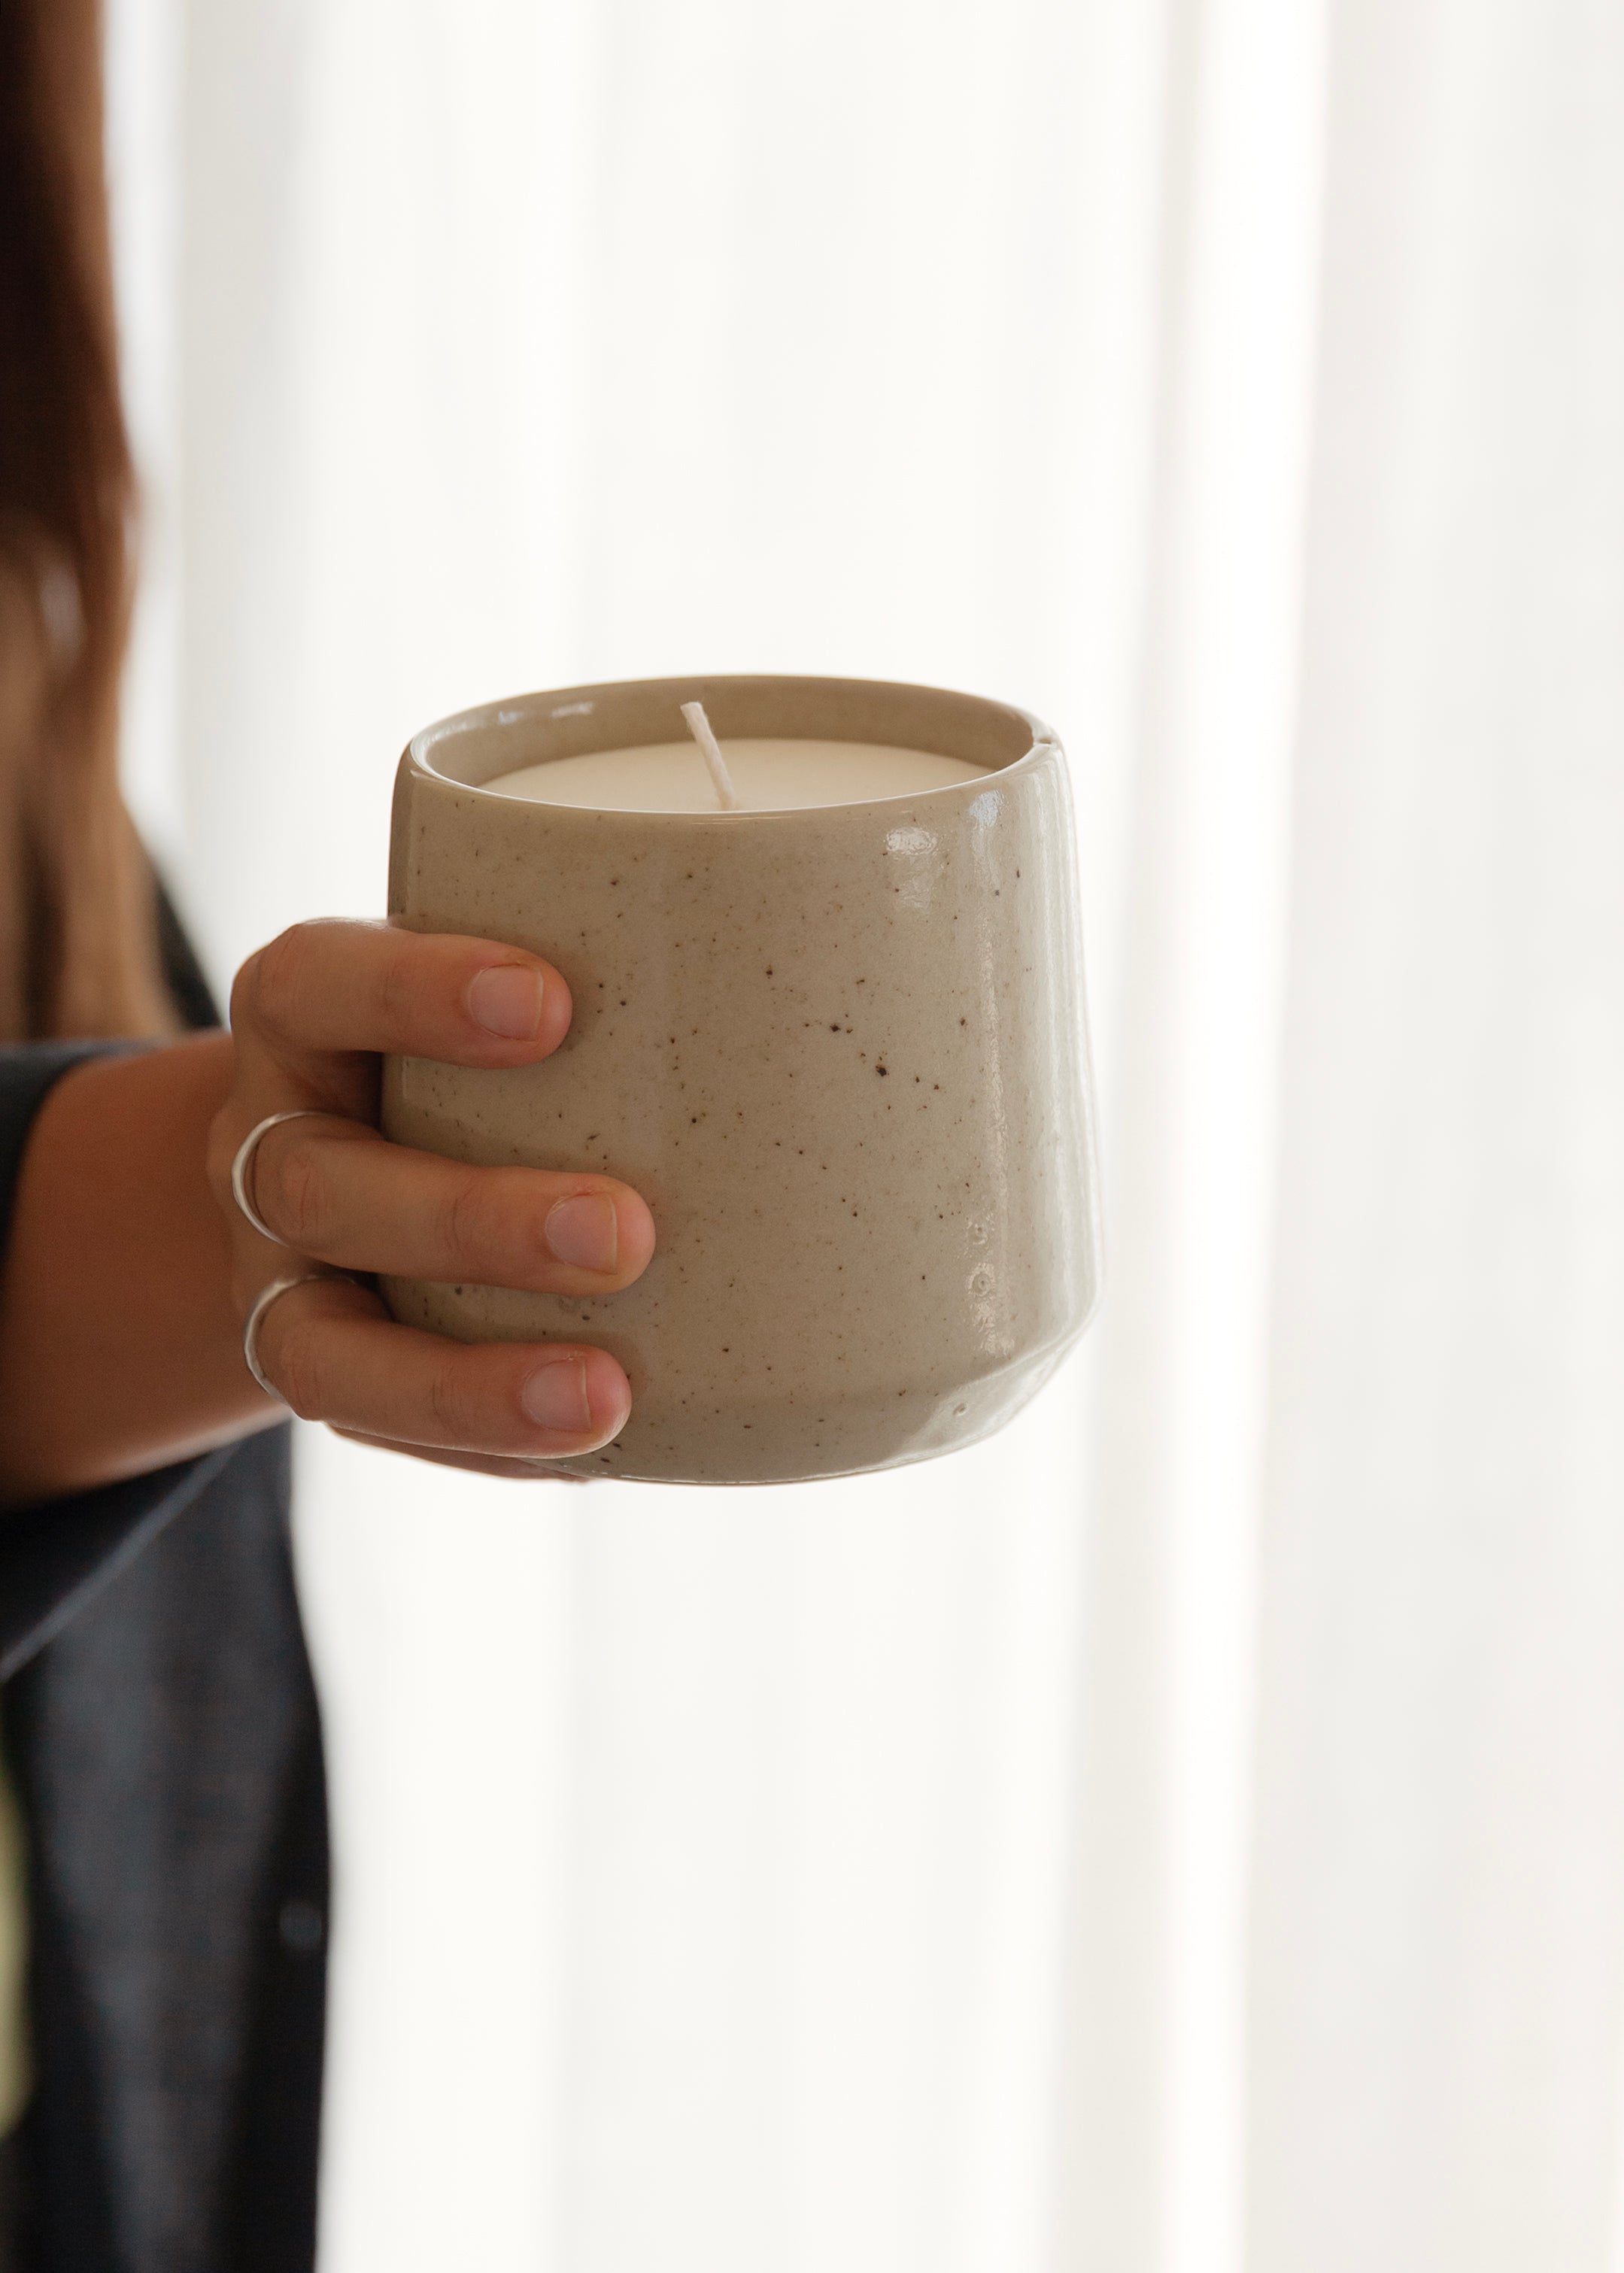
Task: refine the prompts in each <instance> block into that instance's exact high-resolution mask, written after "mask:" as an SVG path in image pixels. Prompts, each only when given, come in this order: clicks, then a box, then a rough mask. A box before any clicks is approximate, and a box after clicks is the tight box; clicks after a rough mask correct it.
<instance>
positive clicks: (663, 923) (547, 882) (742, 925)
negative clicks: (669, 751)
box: [383, 678, 1096, 1483]
mask: <svg viewBox="0 0 1624 2273" xmlns="http://www.w3.org/2000/svg"><path fill="white" fill-rule="evenodd" d="M690 700H692V701H703V703H704V704H705V707H706V709H707V711H708V713H709V715H710V716H711V722H712V724H714V726H715V728H716V731H717V732H718V735H719V736H720V737H721V738H722V739H723V740H724V741H726V740H727V739H729V738H731V737H735V736H739V737H743V736H748V735H756V734H770V735H780V736H781V735H791V736H793V735H798V734H802V735H807V736H810V737H814V738H826V739H843V740H850V741H868V742H884V743H891V744H895V745H897V746H902V747H907V748H915V749H935V750H940V751H941V752H943V753H944V754H947V755H950V756H955V757H961V758H965V759H967V760H970V761H972V762H974V763H976V764H979V765H982V766H986V767H988V768H996V769H997V771H998V793H997V795H996V796H995V797H991V798H989V797H988V796H987V794H986V788H985V782H984V780H982V781H976V782H974V783H968V784H955V785H953V786H951V787H949V788H945V789H941V790H936V791H930V792H929V793H928V794H926V795H924V796H917V795H915V796H910V797H909V798H907V799H888V800H887V799H881V800H876V802H874V803H871V804H868V805H853V806H826V807H820V808H815V809H810V810H806V811H800V812H779V813H751V812H748V811H747V812H738V813H728V814H646V813H610V814H598V813H591V812H588V811H585V810H583V809H581V808H575V807H564V806H548V805H545V804H541V803H536V802H530V801H524V802H521V801H520V800H519V799H513V798H506V797H503V796H502V795H500V792H495V793H493V792H492V791H490V790H489V789H488V788H487V787H486V786H485V785H486V784H489V783H490V782H492V780H493V779H494V778H496V777H497V776H500V775H502V774H505V773H509V772H512V771H515V770H516V769H519V768H520V767H523V766H531V765H536V764H539V763H542V762H544V761H546V760H548V759H551V758H554V757H561V756H568V755H574V754H578V753H580V752H583V751H586V750H590V749H610V748H621V747H628V746H635V745H640V744H646V743H649V742H654V741H660V740H663V739H670V734H669V728H670V721H671V719H672V718H673V716H676V715H677V707H678V705H679V704H680V702H682V701H690ZM572 702H575V703H578V704H583V705H586V706H590V707H585V708H581V709H574V710H571V709H569V708H568V706H569V705H570V704H571V703H572ZM498 708H499V706H496V705H492V706H490V707H488V708H487V709H482V710H476V711H470V712H466V713H464V714H462V716H460V717H457V718H454V719H448V720H447V721H445V722H444V723H443V724H440V725H438V726H433V727H430V728H428V729H426V730H425V732H423V733H422V734H419V735H417V737H415V739H414V740H413V742H412V744H411V746H410V749H409V750H408V751H407V753H406V755H405V756H404V758H403V759H402V762H401V769H400V775H399V779H398V782H397V786H396V795H395V833H394V839H393V845H392V853H391V888H390V912H391V914H392V916H393V917H394V918H395V920H396V921H398V922H403V923H406V924H409V925H410V926H411V927H412V928H413V929H415V930H419V931H449V932H459V933H462V934H475V935H477V936H482V937H486V938H493V939H500V940H503V941H510V942H511V943H513V944H514V945H516V946H521V947H524V948H528V949H532V950H534V951H535V952H537V953H539V954H542V955H545V956H548V957H549V959H551V960H552V961H553V962H554V963H556V964H558V966H559V968H560V970H561V971H562V972H563V974H564V977H565V979H567V980H568V983H569V985H570V987H571V989H572V990H573V992H574V994H575V1005H576V1020H575V1028H574V1030H573V1031H571V1033H570V1034H569V1036H568V1039H566V1041H565V1043H564V1045H563V1046H562V1047H561V1048H560V1050H559V1051H558V1052H557V1054H555V1055H554V1056H553V1058H552V1059H550V1060H549V1061H546V1062H545V1064H542V1065H539V1066H537V1067H534V1068H530V1069H524V1070H523V1071H520V1072H510V1073H480V1072H476V1071H471V1070H469V1069H460V1068H456V1067H449V1066H442V1065H437V1064H432V1063H429V1062H427V1061H423V1060H418V1059H405V1060H391V1061H388V1062H387V1065H386V1068H385V1078H384V1114H383V1118H384V1127H385V1130H386V1133H387V1134H388V1135H389V1136H391V1137H395V1138H396V1139H397V1140H398V1141H400V1142H402V1143H406V1144H419V1145H422V1146H424V1147H425V1148H426V1149H428V1150H430V1151H433V1152H442V1153H445V1154H447V1155H449V1156H451V1157H453V1158H455V1159H465V1160H473V1161H480V1162H491V1163H494V1162H499V1161H512V1160H515V1159H519V1160H524V1161H528V1162H530V1163H531V1164H532V1165H534V1166H536V1167H559V1168H581V1167H590V1168H593V1169H595V1170H603V1169H607V1170H610V1171H612V1172H613V1173H614V1174H618V1175H621V1176H624V1177H625V1178H626V1179H627V1180H628V1182H631V1183H633V1184H635V1186H636V1187H637V1189H639V1190H640V1191H642V1192H643V1193H644V1194H645V1196H646V1197H647V1198H648V1200H649V1203H650V1206H651V1207H652V1209H653V1211H654V1215H655V1220H656V1223H657V1225H658V1232H659V1246H658V1251H657V1253H656V1255H655V1257H654V1260H653V1262H652V1263H651V1264H650V1267H649V1269H648V1271H647V1272H645V1274H644V1276H643V1278H642V1279H640V1280H639V1281H638V1282H637V1283H636V1285H635V1286H634V1287H628V1288H627V1289H625V1291H624V1292H622V1293H620V1294H613V1295H610V1296H608V1297H605V1298H603V1299H602V1300H595V1301H594V1302H593V1303H592V1305H591V1306H590V1312H587V1310H586V1306H584V1305H580V1304H569V1303H567V1302H565V1301H564V1300H562V1299H561V1298H559V1297H555V1296H549V1295H538V1294H520V1293H517V1292H515V1291H513V1290H511V1289H507V1288H500V1287H472V1286H463V1287H449V1286H439V1285H435V1286H430V1285H425V1284H421V1283H418V1282H415V1281H413V1282H408V1281H402V1280H392V1281H389V1282H387V1284H386V1287H385V1292H386V1294H387V1299H388V1301H389V1302H390V1306H391V1308H392V1309H393V1310H394V1311H395V1315H396V1317H401V1318H403V1319H407V1320H409V1321H410V1322H411V1323H412V1324H417V1325H421V1326H425V1327H428V1328H430V1329H432V1330H433V1331H436V1332H443V1333H450V1334H454V1335H456V1336H458V1337H459V1338H461V1339H465V1340H497V1339H531V1338H534V1339H547V1338H549V1337H554V1338H567V1337H569V1336H571V1335H572V1333H573V1332H575V1331H576V1330H578V1328H579V1326H580V1324H581V1323H582V1320H583V1315H587V1316H590V1324H591V1339H594V1340H597V1341H600V1342H602V1343H603V1345H604V1346H605V1347H607V1348H608V1349H610V1350H612V1351H613V1353H614V1354H615V1355H616V1356H618V1357H619V1358H620V1362H622V1363H623V1364H624V1365H625V1367H626V1369H627V1371H628V1375H629V1376H630V1378H631V1381H632V1386H633V1396H634V1405H633V1412H632V1417H631V1419H630V1421H629V1422H628V1424H627V1426H626V1429H624V1430H623V1432H622V1433H621V1435H620V1437H619V1438H617V1439H616V1441H615V1443H614V1444H613V1445H612V1446H609V1447H607V1448H605V1450H604V1451H601V1452H598V1453H595V1454H593V1455H592V1456H590V1459H583V1460H579V1461H575V1462H572V1463H566V1464H565V1465H567V1466H572V1467H576V1468H577V1469H578V1470H579V1471H580V1472H581V1473H583V1474H604V1473H605V1470H606V1469H610V1468H612V1469H613V1474H615V1476H616V1477H617V1478H619V1477H627V1478H632V1479H645V1480H651V1481H667V1482H695V1483H758V1482H790V1481H795V1480H799V1479H803V1478H810V1477H816V1476H827V1475H837V1474H847V1473H852V1472H855V1471H861V1470H864V1469H869V1468H878V1467H891V1466H894V1465H896V1464H898V1463H899V1462H902V1461H906V1460H916V1459H926V1458H929V1456H930V1455H932V1454H934V1453H937V1452H949V1451H952V1450H954V1449H956V1448H957V1447H959V1446H960V1445H963V1444H971V1443H974V1441H975V1440H976V1439H977V1438H978V1437H984V1436H986V1435H988V1434H989V1433H990V1431H991V1430H993V1429H996V1428H998V1427H1000V1426H1001V1425H1002V1424H1003V1423H1004V1422H1005V1421H1007V1420H1009V1419H1010V1418H1011V1416H1012V1414H1014V1413H1016V1412H1017V1411H1018V1410H1019V1408H1020V1407H1021V1406H1022V1405H1024V1404H1025V1403H1026V1400H1027V1399H1028V1398H1030V1397H1031V1395H1032V1394H1033V1393H1034V1391H1035V1390H1036V1389H1037V1388H1038V1386H1039V1385H1040V1384H1041V1382H1042V1381H1043V1380H1044V1379H1045V1378H1047V1377H1048V1375H1049V1373H1050V1372H1051V1371H1052V1370H1053V1369H1054V1367H1055V1365H1056V1363H1057V1362H1059V1359H1060V1358H1061V1356H1062V1355H1063V1354H1064V1352H1065V1350H1066V1349H1067V1348H1068V1347H1070V1346H1071V1343H1072V1342H1073V1341H1074V1340H1075V1339H1076V1337H1077V1335H1078V1334H1079V1332H1081V1330H1082V1327H1083V1324H1084V1323H1085V1321H1086V1317H1087V1314H1088V1311H1089V1309H1090V1308H1091V1306H1092V1303H1093V1301H1094V1285H1095V1276H1096V1267H1095V1233H1094V1182H1093V1167H1092V1158H1091V1151H1090V1143H1089V1130H1088V1118H1087V1105H1086V1056H1085V1049H1084V1041H1083V1031H1084V1030H1083V1021H1082V1016H1081V1009H1082V1004H1081V981H1080V977H1079V963H1078V948H1077V919H1076V911H1075V897H1074V895H1075V885H1074V880H1073V869H1072V849H1071V812H1070V802H1069V796H1068V791H1067V784H1066V778H1065V768H1064V760H1063V758H1062V756H1061V754H1060V751H1059V749H1058V747H1057V746H1056V744H1055V741H1054V739H1053V737H1052V736H1051V735H1050V734H1049V733H1048V731H1047V730H1045V729H1044V728H1043V727H1042V726H1041V725H1040V724H1038V722H1037V721H1035V720H1034V719H1032V718H1030V717H1028V716H1026V714H1025V713H1023V712H1020V711H1019V710H1015V709H1010V708H1008V707H1007V706H1005V705H1004V704H1001V703H996V702H989V701H980V700H978V699H976V698H973V697H970V696H967V695H957V694H944V693H941V692H939V691H937V690H935V689H930V688H918V687H906V686H883V685H877V684H870V683H864V682H860V681H852V680H839V679H725V678H718V679H682V680H665V681H645V682H643V683H641V684H635V685H629V686H608V687H583V688H572V689H568V690H566V691H565V692H564V693H563V694H543V695H537V696H530V697H526V698H523V699H522V700H521V701H517V702H504V703H503V704H501V705H500V709H501V710H502V711H503V712H504V713H507V714H508V715H507V716H506V717H505V718H503V719H501V720H500V721H499V719H498V716H497V710H498ZM560 708H562V709H563V714H564V715H562V716H558V715H555V714H556V713H557V712H558V711H559V709H560ZM973 803H974V804H976V805H977V806H978V809H977V810H976V812H975V813H974V814H972V812H971V806H972V804H973ZM1028 876H1029V877H1030V878H1031V880H1032V889H1031V890H1030V891H1026V890H1023V891H1020V892H1016V891H1013V890H1012V889H1005V887H1006V886H1010V885H1011V884H1012V883H1013V881H1016V880H1018V879H1019V880H1021V881H1025V879H1026V878H1027V877H1028ZM859 988H861V990H862V992H861V997H860V996H859V994H858V989H859ZM600 992H601V993H602V994H603V995H604V1001H601V1002H600V1001H598V995H599V994H600ZM611 1008H618V1009H619V1010H620V1016H619V1017H618V1018H615V1019H611V1018H610V1017H609V1016H608V1012H609V1009H611ZM820 1009H821V1011H822V1017H821V1019H820V1017H819V1012H820ZM860 1013H861V1034H859V1033H857V1031H856V1030H855V1025H854V1021H855V1020H856V1018H857V1016H858V1015H859V1014H860ZM662 1034H663V1035H664V1036H665V1041H664V1043H662V1042H661V1041H660V1039H659V1038H660V1036H661V1035H662ZM679 1035H681V1036H683V1037H684V1039H683V1040H682V1042H681V1044H680V1046H679V1043H678V1037H679ZM827 1037H838V1038H840V1039H846V1038H852V1039H855V1040H856V1041H857V1042H858V1044H859V1046H858V1048H856V1049H854V1050H852V1051H845V1050H838V1051H831V1049H830V1048H829V1046H828V1039H827ZM915 1068H917V1069H919V1070H917V1071H914V1069H915ZM893 1072H897V1073H898V1077H899V1078H902V1079H903V1080H905V1081H906V1079H907V1076H908V1074H909V1073H910V1072H912V1073H913V1081H914V1084H918V1085H920V1086H921V1092H922V1094H921V1100H920V1104H919V1109H918V1110H917V1111H913V1110H907V1109H901V1110H892V1103H891V1094H892V1093H891V1083H890V1076H891V1074H892V1073H893ZM876 1075H878V1076H883V1079H882V1080H878V1081H876V1079H875V1077H874V1076H876ZM896 1094H897V1095H898V1097H899V1099H901V1101H902V1103H903V1105H904V1106H906V1091H901V1092H897V1093H896ZM931 1099H935V1100H936V1105H935V1108H934V1109H931ZM786 1140H793V1141H786ZM836 1160H838V1161H839V1162H840V1164H841V1167H840V1177H839V1185H838V1186H837V1184H836V1182H835V1179H834V1177H833V1175H832V1174H831V1162H833V1161H836ZM841 1187H843V1188H844V1189H840V1188H841ZM970 1254H974V1264H972V1263H971V1262H970V1261H969V1260H968V1259H967V1257H968V1256H969V1255H970ZM927 1289H928V1291H926V1290H927ZM952 1289H957V1292H956V1293H955V1292H951V1291H950V1290H952ZM718 1328H719V1329H720V1331H721V1332H726V1334H727V1336H728V1339H727V1341H726V1344H723V1343H722V1342H721V1341H720V1339H719V1334H718ZM724 1361H725V1362H724Z"/></svg>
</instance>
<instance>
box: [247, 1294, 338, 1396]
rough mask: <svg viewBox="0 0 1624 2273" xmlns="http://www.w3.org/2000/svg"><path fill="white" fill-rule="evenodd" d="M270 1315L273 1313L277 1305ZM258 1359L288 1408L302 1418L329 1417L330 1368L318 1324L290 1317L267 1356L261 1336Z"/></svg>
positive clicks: (273, 1314)
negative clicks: (328, 1386) (323, 1352)
mask: <svg viewBox="0 0 1624 2273" xmlns="http://www.w3.org/2000/svg"><path fill="white" fill-rule="evenodd" d="M271 1315H272V1317H274V1316H275V1309H273V1310H272V1313H271ZM267 1323H268V1321H267ZM259 1362H260V1363H261V1364H262V1365H263V1366H264V1368H265V1370H266V1372H267V1374H268V1375H269V1377H270V1378H271V1379H272V1380H273V1381H274V1383H275V1384H276V1386H277V1388H278V1389H279V1390H280V1391H281V1392H282V1396H283V1398H284V1399H285V1400H286V1402H287V1405H288V1408H289V1411H290V1412H292V1413H294V1414H297V1417H298V1418H299V1419H300V1420H301V1421H320V1420H324V1419H325V1418H326V1417H327V1399H328V1388H327V1365H326V1363H325V1362H324V1359H323V1356H322V1335H321V1332H320V1327H319V1326H317V1325H316V1324H314V1323H306V1324H299V1323H298V1321H297V1319H289V1321H287V1323H286V1324H284V1325H283V1326H282V1331H281V1332H280V1334H279V1335H277V1336H276V1338H275V1339H274V1344H273V1347H272V1349H271V1352H270V1354H268V1356H267V1354H266V1352H265V1350H264V1347H263V1338H262V1341H261V1349H260V1361H259Z"/></svg>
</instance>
